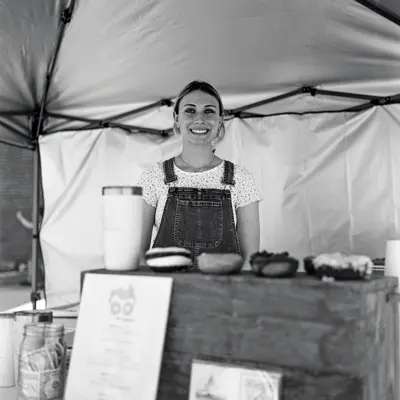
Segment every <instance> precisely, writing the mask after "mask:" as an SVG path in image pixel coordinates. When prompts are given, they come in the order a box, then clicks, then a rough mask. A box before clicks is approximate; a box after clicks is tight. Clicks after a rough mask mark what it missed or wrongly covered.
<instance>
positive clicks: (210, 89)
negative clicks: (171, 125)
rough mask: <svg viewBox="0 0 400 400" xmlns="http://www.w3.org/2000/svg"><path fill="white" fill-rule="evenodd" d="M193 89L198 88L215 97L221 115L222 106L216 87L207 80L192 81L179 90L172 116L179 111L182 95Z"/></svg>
mask: <svg viewBox="0 0 400 400" xmlns="http://www.w3.org/2000/svg"><path fill="white" fill-rule="evenodd" d="M195 90H199V91H201V92H204V93H207V94H209V95H211V96H213V97H214V98H216V99H217V101H218V105H219V115H220V116H222V115H223V114H224V106H223V104H222V100H221V96H220V94H219V93H218V91H217V89H215V87H214V86H212V85H210V84H209V83H207V82H203V81H192V82H190V83H189V84H187V85H186V86H185V87H184V88H183V89H182V90H181V92H180V93H179V94H178V96H177V98H176V101H175V104H174V118H176V116H177V115H178V113H179V104H180V103H181V100H182V99H183V97H185V96H186V95H188V94H189V93H191V92H194V91H195Z"/></svg>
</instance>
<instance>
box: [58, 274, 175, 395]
mask: <svg viewBox="0 0 400 400" xmlns="http://www.w3.org/2000/svg"><path fill="white" fill-rule="evenodd" d="M171 291H172V278H169V277H145V276H131V275H101V274H88V275H87V276H86V277H85V285H84V288H83V293H82V301H81V305H80V311H79V316H78V322H77V327H76V333H75V339H74V346H73V350H72V356H71V363H70V368H69V373H68V382H67V387H66V392H65V400H105V399H107V400H132V399H141V400H155V399H156V396H157V388H158V380H159V374H160V369H161V361H162V354H163V348H164V339H165V333H166V327H167V320H168V314H169V304H170V298H171Z"/></svg>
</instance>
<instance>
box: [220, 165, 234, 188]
mask: <svg viewBox="0 0 400 400" xmlns="http://www.w3.org/2000/svg"><path fill="white" fill-rule="evenodd" d="M234 177H235V166H234V165H233V163H231V162H230V161H227V160H225V161H224V176H223V178H222V183H223V184H224V185H230V186H235V179H234Z"/></svg>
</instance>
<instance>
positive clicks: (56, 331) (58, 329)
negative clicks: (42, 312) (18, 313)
mask: <svg viewBox="0 0 400 400" xmlns="http://www.w3.org/2000/svg"><path fill="white" fill-rule="evenodd" d="M63 334H64V325H63V324H54V323H51V322H38V323H31V324H26V325H25V335H28V336H30V335H33V336H36V335H41V336H44V337H46V336H61V335H63Z"/></svg>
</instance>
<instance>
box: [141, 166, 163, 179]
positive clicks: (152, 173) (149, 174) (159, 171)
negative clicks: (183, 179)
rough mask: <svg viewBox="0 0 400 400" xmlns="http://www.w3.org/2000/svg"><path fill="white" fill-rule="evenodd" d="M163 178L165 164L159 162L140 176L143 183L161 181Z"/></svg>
mask: <svg viewBox="0 0 400 400" xmlns="http://www.w3.org/2000/svg"><path fill="white" fill-rule="evenodd" d="M162 178H163V163H162V162H158V163H155V164H152V165H150V166H149V167H147V168H145V169H144V170H143V171H142V174H141V176H140V180H141V181H147V180H151V181H153V180H159V179H162Z"/></svg>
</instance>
